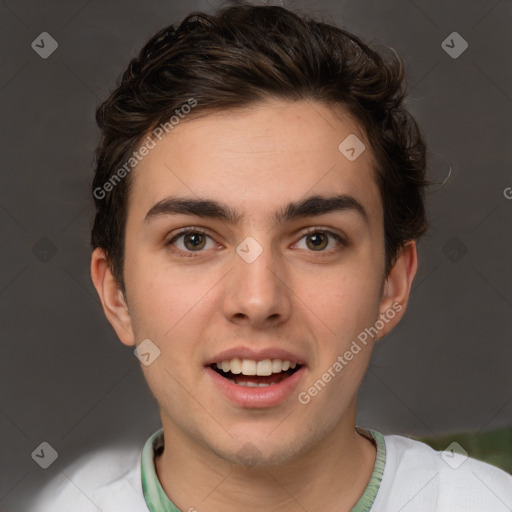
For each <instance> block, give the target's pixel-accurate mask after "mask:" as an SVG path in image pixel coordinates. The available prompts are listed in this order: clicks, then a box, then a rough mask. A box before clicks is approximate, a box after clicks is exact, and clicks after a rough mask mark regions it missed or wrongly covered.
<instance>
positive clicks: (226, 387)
mask: <svg viewBox="0 0 512 512" xmlns="http://www.w3.org/2000/svg"><path fill="white" fill-rule="evenodd" d="M305 368H306V367H305V366H302V367H301V368H300V369H299V370H297V371H296V372H295V373H294V374H292V375H290V377H287V378H286V379H283V380H282V381H281V382H279V383H277V384H272V385H271V386H266V387H261V388H257V387H256V388H250V387H247V386H241V385H239V384H235V383H234V382H231V381H230V380H228V379H226V378H224V377H221V376H220V375H219V374H218V373H217V372H216V371H215V370H213V369H212V368H210V367H207V368H206V372H207V374H208V375H209V376H210V377H211V379H212V380H213V382H214V384H215V386H217V387H218V389H219V390H220V392H221V393H222V394H223V395H224V396H225V397H226V398H227V399H228V400H230V401H231V402H233V403H234V404H236V405H239V406H240V407H246V408H249V409H256V408H262V407H274V406H276V405H279V404H281V403H282V402H284V401H285V400H286V399H287V398H288V397H289V396H290V395H291V394H292V393H293V391H294V390H295V389H296V388H297V386H298V384H299V381H300V379H301V378H302V376H303V374H304V372H305Z"/></svg>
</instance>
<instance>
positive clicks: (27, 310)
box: [0, 0, 512, 511]
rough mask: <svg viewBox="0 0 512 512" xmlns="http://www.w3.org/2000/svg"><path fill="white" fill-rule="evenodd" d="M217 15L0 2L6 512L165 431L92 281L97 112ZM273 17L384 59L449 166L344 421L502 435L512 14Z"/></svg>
mask: <svg viewBox="0 0 512 512" xmlns="http://www.w3.org/2000/svg"><path fill="white" fill-rule="evenodd" d="M273 3H274V4H279V3H280V2H273ZM216 5H217V4H216V3H215V2H206V1H202V2H201V1H195V2H192V1H191V2H187V3H186V5H185V3H184V2H183V3H180V2H177V1H163V0H151V1H147V2H136V1H134V0H129V1H123V2H121V1H106V2H102V1H100V0H91V1H85V0H82V1H56V0H52V1H49V2H36V1H28V0H27V1H23V0H17V1H16V0H8V1H2V2H1V3H0V20H1V23H0V26H1V30H0V41H1V42H0V44H1V47H2V52H1V62H0V70H1V71H0V73H1V75H0V105H1V113H2V117H1V118H2V137H1V138H0V150H1V164H2V165H1V172H0V231H1V234H2V241H3V250H2V252H1V256H0V258H1V265H0V322H1V347H2V356H1V358H0V373H1V376H2V385H1V388H0V439H1V447H0V473H1V478H0V509H1V510H2V511H5V510H19V511H22V510H23V509H24V504H26V501H24V500H26V499H28V497H29V496H31V495H33V493H34V489H36V488H38V487H39V486H42V485H44V483H45V482H47V481H49V480H50V479H51V478H53V477H54V476H55V475H57V474H59V472H60V471H62V470H64V469H65V468H66V465H67V464H68V463H70V462H71V461H73V460H74V459H76V457H77V456H79V455H80V454H82V453H85V452H87V451H90V450H91V449H93V448H97V447H100V446H104V445H116V444H117V445H120V446H125V445H134V446H142V444H143V442H144V441H145V439H146V438H147V437H148V436H149V435H150V434H151V433H153V432H154V431H155V430H156V429H157V428H159V417H158V411H157V408H156V403H155V401H154V399H153V398H152V396H151V394H150V392H149V390H148V388H147V386H146V384H145V382H144V380H143V378H142V375H141V372H140V369H139V367H138V364H139V363H138V361H137V360H136V358H135V357H134V356H133V352H132V350H131V349H130V348H127V347H125V346H124V345H122V344H121V342H120V341H118V340H117V338H116V336H115V334H114V332H113V330H112V329H111V327H110V324H108V322H107V321H106V319H105V318H104V315H103V312H102V310H101V307H100V303H99V299H98V298H97V296H96V292H95V290H94V288H93V285H92V282H91V279H90V276H89V258H90V252H89V247H88V241H89V228H90V222H91V219H92V201H91V198H90V183H91V179H92V154H93V151H94V148H95V147H96V144H97V142H98V140H99V133H98V131H97V128H96V125H95V121H94V111H95V108H96V106H97V105H98V104H99V102H100V101H101V100H102V99H104V98H106V95H107V94H108V92H109V91H110V90H112V89H113V87H114V86H115V82H116V79H117V77H118V76H119V74H120V73H121V72H122V71H123V70H124V68H125V67H126V65H127V63H128V61H129V59H130V58H131V57H132V56H133V55H134V54H135V53H136V52H137V51H138V50H139V49H140V47H141V46H142V45H143V44H144V43H145V42H146V40H147V39H148V38H149V37H150V36H151V35H153V33H154V32H155V31H156V30H157V29H159V28H161V27H162V26H164V25H167V24H169V23H172V22H177V21H180V20H181V19H182V18H183V17H184V15H185V14H187V13H188V12H190V11H192V10H195V9H200V10H205V11H208V12H211V11H212V10H213V8H214V7H215V6H216ZM284 5H285V6H289V7H291V8H295V7H301V8H306V9H309V10H312V11H314V12H316V13H320V14H322V15H323V16H324V17H325V19H326V21H329V20H331V21H334V22H336V23H339V24H340V25H341V26H344V27H346V28H348V29H349V30H351V31H353V32H355V33H356V34H357V35H359V36H361V37H362V38H363V39H365V40H366V41H370V40H372V39H373V41H374V44H388V45H390V46H392V47H394V48H395V49H396V50H397V51H398V52H399V53H400V54H401V55H402V57H403V58H404V59H405V61H406V66H407V71H408V73H409V78H410V84H411V85H410V91H411V93H410V96H409V100H408V104H409V105H410V108H411V110H412V112H413V113H414V114H415V115H416V116H417V118H418V120H419V122H420V124H421V126H422V128H423V131H424V133H425V135H426V137H427V142H428V144H429V149H430V166H429V175H430V177H431V178H433V179H437V180H440V181H442V180H443V179H444V178H445V177H446V176H447V175H448V173H449V169H450V168H451V170H452V174H451V178H450V180H449V181H448V183H447V184H446V185H445V186H443V187H440V186H434V187H433V188H432V191H431V193H430V194H429V203H428V204H429V215H430V220H431V223H432V229H431V232H430V234H429V235H428V237H427V238H426V239H425V240H424V241H423V242H422V243H421V244H420V270H419V274H418V276H417V278H416V282H415V286H414V291H413V294H412V300H411V303H410V306H409V309H408V311H407V314H406V316H405V318H404V320H403V322H402V323H401V324H400V325H399V326H398V327H397V328H396V330H395V331H394V332H393V333H392V334H391V335H390V336H389V337H387V338H386V339H384V340H382V341H381V342H380V343H378V344H377V347H376V350H375V352H374V357H373V361H372V363H371V367H370V370H369V372H368V375H367V378H366V379H365V382H364V384H363V387H362V390H361V393H360V411H359V417H358V424H359V425H362V426H368V427H372V428H376V429H378V430H380V431H381V432H383V433H400V434H405V435H408V434H410V435H429V436H438V435H441V434H446V433H450V432H454V431H457V430H465V429H471V430H472V431H474V432H477V431H482V430H487V429H492V428H497V427H500V426H504V425H510V424H511V423H512V372H511V371H510V361H511V356H512V343H511V342H510V341H511V335H510V329H511V321H510V318H511V308H512V272H511V270H510V262H511V261H512V260H511V253H512V251H511V249H512V239H511V234H510V227H511V219H512V200H507V199H506V198H505V196H504V190H505V189H506V188H507V187H512V175H511V172H510V157H511V152H512V150H511V148H512V144H511V141H510V134H511V133H512V131H511V124H512V118H511V110H512V88H511V82H512V68H511V65H510V50H511V42H512V32H511V31H510V26H511V22H512V4H511V2H510V1H509V0H500V1H489V2H484V1H471V2H469V1H450V2H444V1H435V2H434V1H430V2H427V1H419V0H418V1H406V0H400V1H398V0H397V1H377V0H375V1H370V0H364V1H363V0H359V1H355V0H354V1H327V0H325V1H317V2H314V3H313V2H308V1H303V2H286V1H285V2H284ZM44 31H46V32H49V33H50V34H51V35H52V37H53V38H55V39H56V40H57V42H58V44H59V47H58V49H57V50H56V51H55V53H53V54H52V55H51V56H50V57H49V58H48V59H42V58H41V57H40V56H39V55H38V54H37V53H36V52H35V51H34V50H33V49H32V48H31V43H32V41H33V40H34V39H36V37H37V36H38V35H39V34H40V33H41V32H44ZM454 31H456V32H458V33H460V34H461V35H462V37H463V38H464V39H465V40H466V41H467V42H468V43H469V48H468V49H467V50H466V51H465V52H464V53H463V54H462V55H461V56H460V57H459V58H457V59H453V58H451V57H450V56H449V55H448V54H447V53H446V52H445V51H444V50H443V48H442V47H441V43H442V41H443V40H445V38H446V37H447V36H448V35H449V34H450V33H452V32H454ZM54 251H56V252H54ZM42 441H46V442H48V443H50V444H51V445H52V446H53V447H54V448H55V449H56V450H57V451H58V453H59V458H58V460H57V461H56V462H55V463H54V464H53V465H52V466H51V467H50V468H48V469H47V470H43V469H41V468H40V467H39V466H38V465H37V464H36V463H35V462H34V461H33V460H32V458H31V453H32V451H33V450H34V449H35V448H36V447H37V446H38V445H39V444H40V443H41V442H42ZM504 449H505V447H504ZM507 449H509V448H507ZM470 455H471V453H470Z"/></svg>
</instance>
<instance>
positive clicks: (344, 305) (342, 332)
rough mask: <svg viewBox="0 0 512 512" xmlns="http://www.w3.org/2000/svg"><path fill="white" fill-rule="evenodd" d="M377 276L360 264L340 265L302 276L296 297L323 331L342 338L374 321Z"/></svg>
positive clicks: (377, 306) (376, 308)
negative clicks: (337, 267) (321, 272)
mask: <svg viewBox="0 0 512 512" xmlns="http://www.w3.org/2000/svg"><path fill="white" fill-rule="evenodd" d="M378 279H379V278H378V277H377V276H376V275H374V273H373V272H366V269H364V268H351V269H340V270H339V271H333V272H332V273H329V274H324V275H316V276H310V277H308V278H306V279H303V280H302V285H301V289H302V290H303V292H302V293H301V294H300V297H301V298H302V302H303V303H304V305H305V307H306V310H308V309H309V310H310V312H311V313H312V314H314V315H317V317H318V320H320V323H321V324H323V325H324V328H325V329H326V332H327V333H328V334H330V336H331V337H334V338H336V339H337V340H339V341H342V340H346V339H347V338H350V337H353V336H356V335H357V334H358V333H359V332H360V331H361V329H364V328H365V327H367V326H368V325H373V323H374V322H375V319H376V317H377V315H378V310H379V303H380V293H379V292H380V281H379V280H378ZM318 320H317V321H318Z"/></svg>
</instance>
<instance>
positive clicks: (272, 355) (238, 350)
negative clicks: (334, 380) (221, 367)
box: [205, 346, 305, 366]
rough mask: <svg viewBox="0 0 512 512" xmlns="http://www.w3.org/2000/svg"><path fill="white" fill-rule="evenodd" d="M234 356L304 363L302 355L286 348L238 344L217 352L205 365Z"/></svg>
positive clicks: (256, 359)
mask: <svg viewBox="0 0 512 512" xmlns="http://www.w3.org/2000/svg"><path fill="white" fill-rule="evenodd" d="M235 357H237V358H239V359H254V360H255V361H262V360H263V359H281V361H290V362H291V363H297V364H300V365H303V364H305V360H304V358H303V357H301V356H299V355H297V354H294V353H293V352H289V351H288V350H284V349H280V348H275V347H270V348H266V349H262V350H254V349H252V348H249V347H242V346H240V347H233V348H230V349H227V350H223V351H222V352H219V353H218V354H216V355H215V356H213V357H212V358H210V359H208V360H207V361H206V363H205V366H209V365H211V364H215V363H220V362H221V361H226V360H228V361H229V360H230V359H234V358H235Z"/></svg>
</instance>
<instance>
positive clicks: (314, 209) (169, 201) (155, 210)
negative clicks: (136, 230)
mask: <svg viewBox="0 0 512 512" xmlns="http://www.w3.org/2000/svg"><path fill="white" fill-rule="evenodd" d="M350 211H354V212H357V213H359V214H360V216H361V217H362V218H363V220H364V221H365V222H366V223H368V214H367V213H366V210H365V209H364V207H363V205H362V204H361V203H360V202H359V201H358V200H357V199H355V198H354V197H353V196H351V195H348V194H338V195H331V196H324V195H315V196H310V197H307V198H305V199H302V200H300V201H295V202H291V203H288V204H287V205H286V206H284V207H282V208H280V209H278V210H277V211H275V212H274V214H273V216H272V220H273V222H274V223H275V224H283V223H285V222H289V221H293V220H297V219H301V218H306V217H313V216H318V215H325V214H327V213H332V212H350ZM180 214H181V215H195V216H197V217H203V218H211V219H217V220H222V221H224V222H226V223H228V224H232V225H235V224H238V223H239V222H240V220H241V219H242V218H243V215H242V214H240V213H239V212H238V211H237V210H236V209H234V208H231V207H230V206H228V205H226V204H224V203H221V202H219V201H216V200H214V199H207V198H189V197H175V196H171V197H166V198H165V199H162V200H161V201H159V202H158V203H156V204H155V205H154V206H152V207H151V209H150V210H149V211H148V212H147V214H146V217H145V219H144V222H145V223H147V222H150V221H151V220H153V219H155V218H156V217H160V216H168V215H180Z"/></svg>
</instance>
